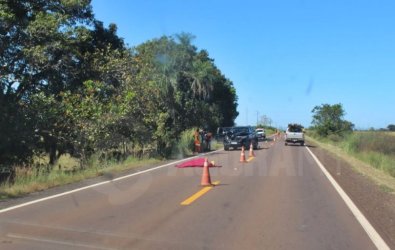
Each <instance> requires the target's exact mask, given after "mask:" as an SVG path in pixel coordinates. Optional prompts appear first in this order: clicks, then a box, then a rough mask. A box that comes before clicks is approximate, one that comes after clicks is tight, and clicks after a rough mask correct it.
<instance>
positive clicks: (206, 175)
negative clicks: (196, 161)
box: [200, 158, 213, 186]
mask: <svg viewBox="0 0 395 250" xmlns="http://www.w3.org/2000/svg"><path fill="white" fill-rule="evenodd" d="M200 185H202V186H212V185H213V184H211V177H210V170H209V167H208V159H207V158H206V159H205V161H204V165H203V175H202V181H201V182H200Z"/></svg>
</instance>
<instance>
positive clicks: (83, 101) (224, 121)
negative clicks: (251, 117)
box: [0, 0, 238, 182]
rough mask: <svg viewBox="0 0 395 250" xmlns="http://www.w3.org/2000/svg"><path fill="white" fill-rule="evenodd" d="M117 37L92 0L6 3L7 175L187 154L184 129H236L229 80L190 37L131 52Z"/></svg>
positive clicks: (2, 94) (3, 159) (0, 60)
mask: <svg viewBox="0 0 395 250" xmlns="http://www.w3.org/2000/svg"><path fill="white" fill-rule="evenodd" d="M116 32H117V27H116V25H115V24H110V25H109V27H108V28H106V27H104V26H103V23H102V22H100V21H98V20H96V19H95V18H94V16H93V13H92V8H91V5H90V1H89V0H62V1H55V0H49V1H41V0H32V1H23V0H13V1H0V41H1V44H2V46H0V65H1V66H2V72H1V75H0V112H1V114H2V115H1V116H0V163H1V164H2V165H4V166H6V167H7V168H8V170H10V172H12V171H14V172H15V169H14V166H15V165H18V166H21V167H22V166H25V167H26V168H30V167H32V166H34V164H33V163H34V159H35V157H41V158H46V157H47V158H48V163H49V165H48V171H47V172H51V168H52V167H53V166H55V165H56V163H57V161H58V159H59V158H60V157H61V156H62V155H64V154H70V155H71V156H72V157H74V158H76V159H78V160H79V162H80V168H85V167H87V166H89V165H92V164H93V163H95V162H96V161H95V159H96V160H98V159H103V158H104V159H110V158H112V159H117V161H118V160H122V159H125V158H127V157H128V156H129V155H131V154H136V155H138V156H139V157H140V156H141V155H143V154H145V153H146V151H147V150H148V151H150V152H152V151H153V152H154V153H155V154H158V155H160V156H162V157H169V156H171V155H172V152H173V150H174V148H178V152H179V153H180V154H182V155H187V154H189V151H188V144H189V138H187V136H186V135H185V133H187V132H185V131H189V130H190V129H191V128H196V127H202V128H205V129H206V130H209V131H214V130H215V129H216V128H217V127H218V126H230V125H233V123H234V119H235V118H236V116H237V115H238V113H237V111H236V108H237V95H236V91H235V88H234V87H233V83H232V82H231V81H230V80H229V79H227V78H226V77H225V76H224V75H223V74H222V73H221V71H220V70H219V69H218V68H217V67H216V65H215V64H214V61H213V59H211V58H210V57H209V54H208V52H207V51H205V50H198V49H197V48H196V47H195V46H194V45H193V44H192V40H193V36H191V35H189V34H185V33H182V34H179V35H176V36H175V37H171V36H163V37H161V38H159V39H153V40H150V41H147V42H145V43H143V44H141V45H139V46H137V47H135V48H128V47H126V45H125V44H124V42H123V39H122V38H120V37H118V36H117V34H116ZM4 166H0V167H4ZM0 182H1V180H0Z"/></svg>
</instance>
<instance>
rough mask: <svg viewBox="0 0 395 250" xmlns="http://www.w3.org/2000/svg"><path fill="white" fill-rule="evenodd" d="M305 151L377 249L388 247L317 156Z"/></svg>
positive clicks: (383, 249) (382, 249) (384, 249)
mask: <svg viewBox="0 0 395 250" xmlns="http://www.w3.org/2000/svg"><path fill="white" fill-rule="evenodd" d="M306 149H307V151H309V153H310V154H311V156H312V157H313V159H314V160H315V161H316V163H317V164H318V166H319V167H320V169H321V170H322V172H323V173H324V174H325V176H326V177H327V178H328V180H329V182H330V183H331V184H332V185H333V187H334V188H335V189H336V191H337V192H338V193H339V195H340V197H341V198H342V199H343V201H344V202H345V203H346V205H347V206H348V208H349V209H350V210H351V212H352V213H353V215H354V216H355V218H356V219H357V221H358V222H359V223H360V224H361V226H362V227H363V229H364V230H365V232H366V233H367V234H368V236H369V238H370V239H371V240H372V241H373V243H374V245H375V246H376V247H377V249H380V250H386V249H388V250H389V249H390V248H389V247H388V245H387V244H386V243H385V241H384V240H383V239H382V238H381V236H380V235H379V234H378V233H377V231H376V230H375V229H374V227H373V226H372V225H371V224H370V223H369V221H368V220H367V219H366V217H365V216H364V215H363V214H362V212H361V211H360V210H359V209H358V207H357V206H356V205H355V204H354V202H353V201H352V200H351V199H350V197H349V196H348V195H347V194H346V192H344V190H343V189H342V188H341V187H340V185H339V184H338V183H337V182H336V180H335V179H334V178H333V177H332V176H331V174H330V173H329V172H328V171H327V170H326V168H325V167H324V165H323V164H322V163H321V162H320V160H318V158H317V157H316V156H315V155H314V154H313V152H311V150H310V149H309V148H308V147H306Z"/></svg>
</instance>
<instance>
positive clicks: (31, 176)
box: [0, 157, 160, 199]
mask: <svg viewBox="0 0 395 250" xmlns="http://www.w3.org/2000/svg"><path fill="white" fill-rule="evenodd" d="M76 162H77V161H76V159H72V158H69V159H67V157H66V158H65V159H63V162H62V163H63V164H64V166H65V167H62V168H56V167H55V168H53V169H52V170H51V171H50V172H49V173H48V172H47V171H46V169H45V168H41V169H40V168H39V169H37V168H31V169H27V168H17V169H16V178H15V183H14V184H13V185H11V186H9V185H8V184H7V183H5V184H3V185H1V186H0V199H5V198H13V197H19V196H22V195H25V194H28V193H32V192H37V191H41V190H45V189H48V188H51V187H56V186H61V185H65V184H69V183H74V182H78V181H81V180H84V179H88V178H93V177H97V176H101V175H107V174H108V175H113V174H116V173H120V172H123V171H125V170H128V169H133V168H137V167H141V166H144V165H149V164H156V163H158V162H160V160H158V159H142V160H139V159H136V158H133V157H129V158H127V159H126V160H125V161H123V162H122V163H112V162H108V163H106V164H99V163H96V164H94V165H93V166H92V167H89V168H84V169H80V168H76V166H73V167H72V168H70V167H69V166H72V165H74V164H75V163H76ZM66 166H67V167H66Z"/></svg>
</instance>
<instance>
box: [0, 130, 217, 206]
mask: <svg viewBox="0 0 395 250" xmlns="http://www.w3.org/2000/svg"><path fill="white" fill-rule="evenodd" d="M193 132H194V130H193V129H192V130H188V131H185V132H184V133H183V134H182V135H181V138H180V140H179V141H178V142H177V143H176V144H175V146H174V148H173V154H172V158H176V159H182V158H186V157H189V156H192V155H193V149H194V148H193ZM222 147H223V144H222V143H221V142H219V141H216V140H212V141H211V150H218V149H220V148H222ZM99 158H100V157H99V154H95V155H93V156H92V157H91V158H90V159H89V160H88V162H87V163H86V164H85V166H84V167H81V165H80V162H79V161H78V159H76V158H73V157H71V156H70V155H68V154H66V155H62V156H61V157H60V158H59V160H58V161H57V163H56V165H55V166H49V165H48V161H49V158H48V157H47V156H41V157H36V158H35V159H34V164H33V166H32V167H29V168H27V167H16V168H15V179H14V182H13V184H11V185H10V184H9V183H3V184H1V185H0V200H1V199H7V198H15V197H20V196H23V195H26V194H29V193H33V192H38V191H42V190H45V189H49V188H52V187H56V186H62V185H66V184H70V183H75V182H79V181H82V180H85V179H89V178H94V177H98V176H103V175H104V176H113V175H114V174H117V173H121V172H124V171H126V170H130V169H133V168H139V167H143V166H146V165H153V164H157V163H159V162H161V161H163V160H161V159H158V158H136V157H133V156H129V157H128V158H126V159H125V160H123V161H117V160H116V159H109V160H106V161H103V160H100V159H99Z"/></svg>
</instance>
